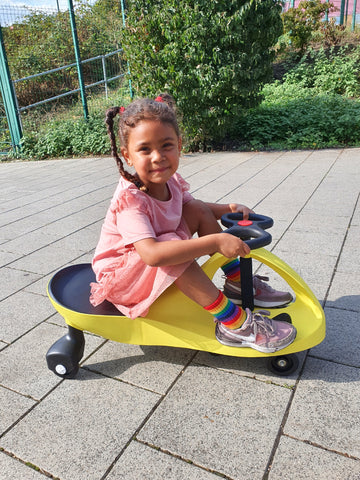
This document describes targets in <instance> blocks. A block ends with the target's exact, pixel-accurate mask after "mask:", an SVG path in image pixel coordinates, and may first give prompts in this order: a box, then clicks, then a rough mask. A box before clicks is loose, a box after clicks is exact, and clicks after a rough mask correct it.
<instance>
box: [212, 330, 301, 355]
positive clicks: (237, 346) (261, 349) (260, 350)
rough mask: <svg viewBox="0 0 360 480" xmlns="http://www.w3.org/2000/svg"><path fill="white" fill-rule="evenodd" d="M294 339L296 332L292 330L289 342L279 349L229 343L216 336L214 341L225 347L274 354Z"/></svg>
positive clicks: (251, 344) (252, 344)
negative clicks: (246, 348) (245, 348)
mask: <svg viewBox="0 0 360 480" xmlns="http://www.w3.org/2000/svg"><path fill="white" fill-rule="evenodd" d="M215 336H216V335H215ZM295 337H296V330H295V329H294V331H293V335H292V336H291V337H290V340H288V342H287V343H286V344H285V345H281V346H279V347H262V346H261V345H255V344H254V343H247V342H246V341H245V342H243V343H233V342H231V341H226V340H221V339H220V338H218V337H217V336H216V340H217V341H218V342H219V343H221V344H222V345H226V346H227V347H236V348H243V347H248V348H252V349H254V350H257V351H258V352H262V353H274V352H278V351H279V350H283V349H284V348H286V347H288V346H289V345H290V344H291V343H292V342H293V341H294V340H295Z"/></svg>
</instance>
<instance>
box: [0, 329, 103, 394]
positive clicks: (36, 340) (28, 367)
mask: <svg viewBox="0 0 360 480" xmlns="http://www.w3.org/2000/svg"><path fill="white" fill-rule="evenodd" d="M65 334H66V330H65V329H64V328H61V327H58V326H56V325H50V324H48V323H42V324H40V325H39V326H37V327H36V328H34V329H33V330H32V331H31V332H29V333H28V334H27V335H24V336H23V337H22V338H21V339H19V340H18V341H17V342H15V343H14V344H13V345H9V346H8V347H7V348H6V349H4V350H2V351H1V352H0V385H4V386H5V387H7V388H10V389H12V390H14V391H16V392H19V393H21V394H23V395H29V396H31V397H32V398H35V399H38V400H39V399H41V398H42V397H43V396H44V395H46V393H47V392H48V391H50V390H51V389H52V388H54V387H55V386H56V385H57V384H58V383H59V382H60V381H61V378H59V377H57V376H56V375H54V374H53V373H52V372H50V370H48V368H47V365H46V360H45V355H46V352H47V351H48V349H49V348H50V347H51V345H52V344H53V343H54V342H55V341H56V340H58V339H59V338H61V337H62V336H63V335H65ZM103 342H104V339H102V338H100V337H95V336H94V335H86V341H85V352H84V358H86V357H87V356H88V355H89V354H90V353H92V352H93V351H94V350H95V349H96V348H97V347H98V346H100V345H101V344H102V343H103Z"/></svg>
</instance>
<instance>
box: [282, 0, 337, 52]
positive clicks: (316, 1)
mask: <svg viewBox="0 0 360 480" xmlns="http://www.w3.org/2000/svg"><path fill="white" fill-rule="evenodd" d="M334 10H336V8H335V7H334V5H333V4H332V3H328V2H327V3H323V2H322V1H321V0H302V1H301V2H300V3H299V5H298V6H297V7H296V8H289V10H288V11H287V12H284V13H283V15H282V17H283V21H284V30H285V33H288V35H289V38H290V40H291V43H292V45H293V46H294V47H295V48H298V49H300V54H301V55H302V54H303V53H304V52H305V50H306V48H307V46H308V45H309V43H310V40H311V37H312V35H313V33H314V32H315V31H316V30H318V29H319V28H320V26H321V24H322V20H323V17H324V15H325V13H326V12H332V11H334Z"/></svg>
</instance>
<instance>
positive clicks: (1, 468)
mask: <svg viewBox="0 0 360 480" xmlns="http://www.w3.org/2000/svg"><path fill="white" fill-rule="evenodd" d="M0 472H1V473H0V475H1V477H0V478H2V479H4V480H20V479H24V480H25V479H26V480H44V478H46V477H44V475H43V474H42V473H40V472H38V471H36V470H34V468H32V466H31V465H25V464H24V463H22V462H20V461H19V460H18V459H16V458H13V457H11V456H10V455H6V453H4V452H1V451H0Z"/></svg>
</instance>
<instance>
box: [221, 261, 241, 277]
mask: <svg viewBox="0 0 360 480" xmlns="http://www.w3.org/2000/svg"><path fill="white" fill-rule="evenodd" d="M221 269H222V271H223V272H224V273H225V275H226V278H227V279H228V280H231V281H232V282H240V261H239V259H238V258H235V259H234V260H230V262H227V263H225V265H223V266H222V267H221Z"/></svg>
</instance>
